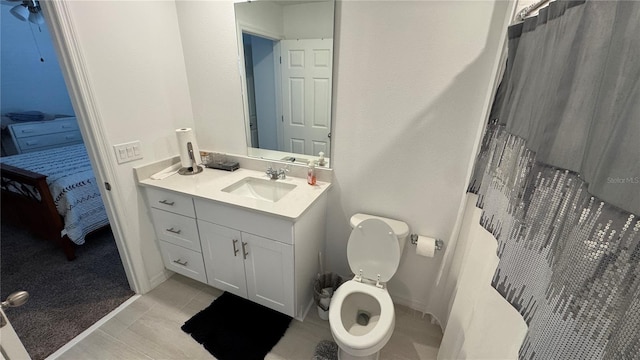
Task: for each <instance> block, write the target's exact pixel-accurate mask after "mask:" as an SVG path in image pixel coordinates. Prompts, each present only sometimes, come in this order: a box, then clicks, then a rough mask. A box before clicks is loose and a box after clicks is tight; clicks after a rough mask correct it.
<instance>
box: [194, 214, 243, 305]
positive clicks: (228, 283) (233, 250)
mask: <svg viewBox="0 0 640 360" xmlns="http://www.w3.org/2000/svg"><path fill="white" fill-rule="evenodd" d="M198 230H199V232H200V242H201V245H202V255H203V257H204V264H205V270H206V273H207V283H208V284H209V285H211V286H215V287H217V288H218V289H220V290H225V291H228V292H230V293H232V294H236V295H238V296H242V297H245V298H246V297H247V286H246V282H245V277H244V261H243V257H242V241H241V238H240V231H238V230H234V229H230V228H227V227H224V226H220V225H216V224H212V223H210V222H206V221H202V220H198Z"/></svg>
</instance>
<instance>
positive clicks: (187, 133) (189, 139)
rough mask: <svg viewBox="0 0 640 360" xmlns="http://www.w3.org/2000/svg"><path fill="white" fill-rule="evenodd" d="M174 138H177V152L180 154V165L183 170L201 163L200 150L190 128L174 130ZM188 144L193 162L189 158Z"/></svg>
mask: <svg viewBox="0 0 640 360" xmlns="http://www.w3.org/2000/svg"><path fill="white" fill-rule="evenodd" d="M176 136H177V138H178V150H179V152H180V164H181V165H182V167H183V168H189V167H193V166H194V165H197V164H199V163H201V162H202V160H201V159H200V148H199V147H198V144H197V143H196V137H195V135H194V133H193V130H192V129H191V128H180V129H176ZM188 143H191V148H192V149H193V159H194V160H195V162H192V160H191V157H190V156H189V148H188V145H187V144H188Z"/></svg>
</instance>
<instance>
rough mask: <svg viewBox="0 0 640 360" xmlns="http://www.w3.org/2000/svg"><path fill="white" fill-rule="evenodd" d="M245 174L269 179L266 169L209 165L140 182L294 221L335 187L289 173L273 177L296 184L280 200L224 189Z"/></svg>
mask: <svg viewBox="0 0 640 360" xmlns="http://www.w3.org/2000/svg"><path fill="white" fill-rule="evenodd" d="M245 177H256V178H261V179H268V177H267V175H266V174H265V173H264V172H262V171H256V170H249V169H244V168H240V169H238V170H236V171H233V172H230V171H224V170H215V169H209V168H205V169H204V170H203V172H201V173H199V174H196V175H179V174H174V175H171V176H169V177H167V178H165V179H162V180H152V179H150V178H145V179H141V180H140V181H139V182H138V183H139V184H140V185H141V186H149V187H154V188H158V189H164V190H169V191H174V192H177V193H181V194H186V195H191V196H193V197H197V198H201V199H206V200H212V201H217V202H220V203H223V204H227V205H232V206H237V207H241V208H244V209H247V210H252V211H257V212H261V213H267V214H271V215H275V216H279V217H284V218H287V219H290V220H294V221H295V220H297V219H298V218H299V217H300V216H301V215H302V214H303V213H304V212H305V211H306V210H307V209H308V208H309V207H310V206H311V204H313V203H314V202H315V201H316V200H317V199H318V198H319V197H320V195H322V194H323V193H325V192H326V191H327V190H328V189H329V188H330V187H331V183H329V182H321V181H318V182H317V183H316V185H313V186H312V185H309V184H307V179H306V178H304V179H303V178H298V177H292V176H287V177H286V179H280V180H271V181H278V182H283V183H288V184H293V185H296V187H295V188H294V189H293V190H291V191H290V192H289V193H288V194H286V195H285V196H284V197H282V198H281V199H280V200H278V201H276V202H269V201H265V200H258V199H253V198H249V197H245V196H242V195H236V194H232V193H227V192H223V191H222V189H224V188H226V187H227V186H229V185H232V184H234V183H235V182H237V181H239V180H241V179H244V178H245Z"/></svg>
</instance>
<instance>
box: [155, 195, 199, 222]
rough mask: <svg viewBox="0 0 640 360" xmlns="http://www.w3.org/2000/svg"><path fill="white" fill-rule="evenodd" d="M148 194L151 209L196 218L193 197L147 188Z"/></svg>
mask: <svg viewBox="0 0 640 360" xmlns="http://www.w3.org/2000/svg"><path fill="white" fill-rule="evenodd" d="M146 192H147V200H148V201H149V206H150V207H152V208H156V209H160V210H166V211H170V212H172V213H176V214H181V215H185V216H189V217H193V218H194V217H196V213H195V211H194V210H193V200H192V199H191V196H186V195H181V194H177V193H174V192H171V191H163V190H157V189H152V188H146Z"/></svg>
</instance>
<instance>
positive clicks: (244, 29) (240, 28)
mask: <svg viewBox="0 0 640 360" xmlns="http://www.w3.org/2000/svg"><path fill="white" fill-rule="evenodd" d="M243 33H246V34H250V35H255V36H259V37H262V38H265V39H269V40H273V41H274V42H275V43H276V45H275V46H274V49H273V53H274V55H275V54H280V40H284V37H283V36H281V35H279V34H276V33H272V32H270V31H267V30H263V29H260V28H257V27H255V26H252V25H249V24H246V23H243V22H238V23H237V25H236V36H237V38H238V72H239V75H240V85H241V88H242V103H243V109H244V122H245V125H244V126H245V127H246V129H245V133H246V137H247V147H251V131H250V130H249V129H250V127H249V121H250V119H249V117H250V115H249V95H248V93H247V80H246V79H245V77H246V75H247V69H246V68H245V64H244V41H243V39H242V34H243ZM274 74H275V83H276V89H282V84H281V77H282V75H281V72H280V63H279V61H274ZM276 116H277V117H280V118H282V90H280V91H276ZM277 125H278V126H277V137H278V138H277V143H278V150H279V149H282V121H280V122H278V124H277ZM279 151H281V150H279Z"/></svg>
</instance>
